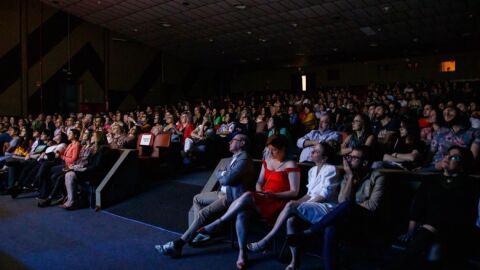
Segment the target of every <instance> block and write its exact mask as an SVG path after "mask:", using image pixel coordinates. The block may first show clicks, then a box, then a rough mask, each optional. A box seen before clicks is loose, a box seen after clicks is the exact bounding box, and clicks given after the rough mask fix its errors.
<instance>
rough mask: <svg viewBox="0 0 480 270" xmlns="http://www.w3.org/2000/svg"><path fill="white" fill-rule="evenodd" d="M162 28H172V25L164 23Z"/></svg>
mask: <svg viewBox="0 0 480 270" xmlns="http://www.w3.org/2000/svg"><path fill="white" fill-rule="evenodd" d="M162 26H163V27H170V26H172V25H171V24H169V23H167V22H163V23H162Z"/></svg>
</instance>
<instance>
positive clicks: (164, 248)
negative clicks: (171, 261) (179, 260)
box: [155, 241, 182, 258]
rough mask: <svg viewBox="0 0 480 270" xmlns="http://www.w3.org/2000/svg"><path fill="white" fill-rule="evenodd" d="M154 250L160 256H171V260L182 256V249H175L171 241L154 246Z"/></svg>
mask: <svg viewBox="0 0 480 270" xmlns="http://www.w3.org/2000/svg"><path fill="white" fill-rule="evenodd" d="M155 249H156V250H157V251H158V252H160V254H162V255H166V256H171V257H173V258H176V257H180V256H181V255H182V249H181V248H177V247H175V245H174V244H173V241H170V242H168V243H166V244H164V245H155Z"/></svg>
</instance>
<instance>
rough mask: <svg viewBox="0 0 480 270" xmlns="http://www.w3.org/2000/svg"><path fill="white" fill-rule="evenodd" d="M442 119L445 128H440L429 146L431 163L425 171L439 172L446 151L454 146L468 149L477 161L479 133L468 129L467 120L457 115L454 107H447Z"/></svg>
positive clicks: (479, 143) (479, 147)
mask: <svg viewBox="0 0 480 270" xmlns="http://www.w3.org/2000/svg"><path fill="white" fill-rule="evenodd" d="M443 118H444V120H445V125H446V126H447V128H442V129H441V130H440V131H439V132H438V133H437V134H436V135H435V136H434V137H433V139H432V142H431V144H430V155H431V156H432V157H431V163H430V164H429V165H428V166H427V167H426V168H425V170H434V171H441V170H442V164H443V158H444V157H445V156H446V155H447V150H448V149H449V148H450V147H452V146H454V145H456V146H460V147H463V148H468V149H470V151H471V152H472V154H473V157H474V159H477V157H478V153H479V149H480V132H479V131H478V130H475V129H469V128H468V119H466V118H464V117H461V116H460V115H459V112H458V109H457V108H456V107H447V108H445V109H444V110H443Z"/></svg>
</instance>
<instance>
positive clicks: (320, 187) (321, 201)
mask: <svg viewBox="0 0 480 270" xmlns="http://www.w3.org/2000/svg"><path fill="white" fill-rule="evenodd" d="M333 154H334V152H333V149H332V147H331V146H330V145H329V144H327V143H325V142H322V143H320V144H317V145H315V146H314V149H313V151H312V160H313V161H314V162H315V166H314V167H312V168H311V169H310V170H309V171H308V185H307V188H308V191H307V194H306V195H304V196H303V197H302V198H300V199H299V200H296V201H290V202H289V203H287V205H286V206H285V208H283V210H282V212H281V213H280V215H279V216H278V218H277V221H276V222H275V225H274V226H273V228H272V230H271V231H270V232H269V233H268V234H267V235H266V236H265V237H264V238H262V239H261V240H260V241H258V242H255V243H251V244H248V245H247V248H248V249H249V250H250V251H255V252H258V251H262V250H264V249H265V248H266V247H267V245H268V244H269V242H270V241H271V240H272V238H273V237H274V236H275V234H276V233H277V232H278V231H279V229H280V228H281V226H282V225H283V224H284V223H285V222H286V221H287V220H288V223H287V233H294V231H293V230H291V229H292V228H291V227H292V224H293V223H294V222H297V221H298V220H296V219H299V220H301V221H305V222H307V223H309V224H312V223H316V222H318V221H320V219H321V218H322V217H323V216H324V215H325V214H327V213H328V212H330V211H331V210H332V209H333V208H334V207H335V206H336V204H337V199H338V191H339V188H340V185H339V181H338V180H339V179H338V174H337V169H336V168H335V166H333V165H330V164H328V163H327V162H328V160H329V159H330V158H331V157H332V155H333ZM290 250H291V252H292V260H291V263H290V265H289V267H290V268H288V267H287V269H296V268H298V266H299V265H298V257H297V249H296V248H294V247H291V249H290Z"/></svg>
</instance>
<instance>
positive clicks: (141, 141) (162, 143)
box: [137, 133, 172, 159]
mask: <svg viewBox="0 0 480 270" xmlns="http://www.w3.org/2000/svg"><path fill="white" fill-rule="evenodd" d="M171 138H172V134H170V133H160V134H157V135H155V134H153V133H142V134H140V135H138V139H137V150H138V157H139V158H140V159H146V158H160V157H162V156H164V155H165V153H166V152H165V151H162V149H164V150H165V149H168V148H169V147H170V144H171Z"/></svg>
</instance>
